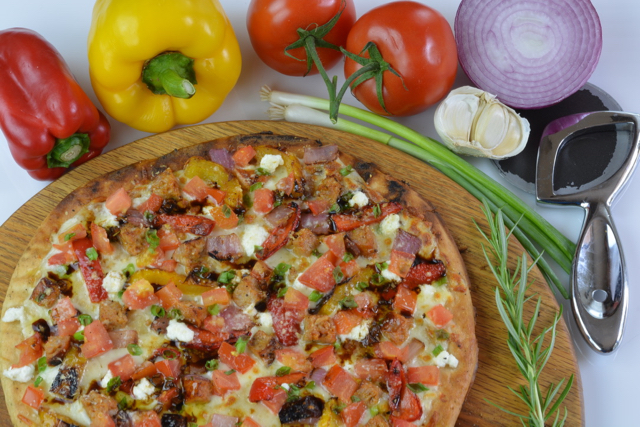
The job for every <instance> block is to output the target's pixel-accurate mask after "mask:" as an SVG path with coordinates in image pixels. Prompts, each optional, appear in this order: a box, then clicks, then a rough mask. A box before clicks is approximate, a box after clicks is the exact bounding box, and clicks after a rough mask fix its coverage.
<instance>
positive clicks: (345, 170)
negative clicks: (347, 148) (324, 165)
mask: <svg viewBox="0 0 640 427" xmlns="http://www.w3.org/2000/svg"><path fill="white" fill-rule="evenodd" d="M351 172H353V168H352V167H351V165H348V166H345V167H343V168H342V169H340V175H342V176H347V175H349V174H350V173H351Z"/></svg>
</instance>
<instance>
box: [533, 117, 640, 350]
mask: <svg viewBox="0 0 640 427" xmlns="http://www.w3.org/2000/svg"><path fill="white" fill-rule="evenodd" d="M606 132H609V133H611V132H614V133H615V134H616V135H617V141H618V144H621V143H624V142H625V141H624V140H625V139H626V140H627V141H628V144H627V147H628V149H627V152H626V156H625V158H624V160H623V161H622V162H621V166H620V167H619V168H618V169H617V170H616V171H615V172H613V173H611V174H610V175H609V176H608V177H606V178H604V179H602V180H599V181H598V182H597V183H595V184H594V185H593V186H590V187H589V188H586V189H583V188H577V189H575V188H574V189H571V191H570V190H567V189H566V188H564V189H562V190H558V187H557V186H554V178H555V177H556V176H557V175H558V171H559V170H560V169H561V168H562V167H563V165H562V163H563V162H564V161H566V159H564V158H562V156H561V151H562V149H563V146H565V145H567V144H571V142H572V140H577V139H579V138H584V137H585V136H588V137H591V138H593V137H595V138H597V137H598V133H600V134H601V135H602V134H603V133H606ZM625 136H626V138H625ZM639 149H640V115H637V114H631V113H624V112H614V111H603V112H597V113H591V114H589V115H588V116H586V117H584V118H582V119H581V120H580V121H579V122H578V123H576V124H574V125H572V126H569V127H567V128H565V129H563V130H561V131H559V132H557V133H554V134H552V135H548V136H545V137H544V138H542V141H541V143H540V149H539V151H538V163H537V175H536V196H537V199H538V202H540V203H552V204H560V205H578V206H582V207H583V208H584V209H585V210H586V215H585V220H584V224H583V227H582V232H581V235H580V238H579V239H578V243H577V246H576V253H575V257H574V260H573V265H572V271H571V292H572V301H571V306H572V309H573V315H574V317H575V319H576V323H577V324H578V327H579V328H580V332H581V333H582V335H583V336H584V338H585V340H586V341H587V343H588V344H589V346H590V347H591V348H592V349H594V350H595V351H597V352H599V353H602V354H610V353H611V352H613V351H614V350H615V349H616V348H617V347H618V345H619V344H620V341H621V339H622V335H623V332H624V326H625V320H626V315H627V303H628V299H629V298H628V285H627V272H626V268H625V260H624V255H623V252H622V246H621V244H620V238H619V237H618V233H617V231H616V228H615V226H614V224H613V219H612V217H611V210H610V208H611V203H612V202H613V200H614V199H615V198H616V196H617V195H618V194H620V192H621V190H622V189H623V187H624V185H625V184H626V183H627V182H628V181H629V178H630V177H631V175H632V173H633V171H634V169H635V166H636V163H637V161H638V154H639ZM560 159H562V161H560ZM575 160H577V159H575Z"/></svg>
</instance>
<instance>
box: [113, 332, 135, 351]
mask: <svg viewBox="0 0 640 427" xmlns="http://www.w3.org/2000/svg"><path fill="white" fill-rule="evenodd" d="M109 337H110V338H111V341H113V348H125V347H126V346H128V345H129V344H138V331H135V330H133V329H124V330H120V331H111V332H109Z"/></svg>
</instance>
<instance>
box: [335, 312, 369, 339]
mask: <svg viewBox="0 0 640 427" xmlns="http://www.w3.org/2000/svg"><path fill="white" fill-rule="evenodd" d="M360 322H362V317H360V316H359V315H358V314H357V313H356V312H355V310H354V311H352V310H342V311H339V312H337V313H336V314H335V316H333V323H335V325H336V332H337V333H338V335H344V334H348V333H349V332H351V330H352V329H353V328H355V327H356V326H358V325H359V324H360Z"/></svg>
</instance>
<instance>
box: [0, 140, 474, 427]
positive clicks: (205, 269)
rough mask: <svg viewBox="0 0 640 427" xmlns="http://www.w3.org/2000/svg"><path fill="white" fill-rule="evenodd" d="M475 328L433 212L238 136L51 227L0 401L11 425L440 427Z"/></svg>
mask: <svg viewBox="0 0 640 427" xmlns="http://www.w3.org/2000/svg"><path fill="white" fill-rule="evenodd" d="M474 327H475V323H474V310H473V306H472V303H471V296H470V291H469V279H468V277H467V274H466V271H465V267H464V264H463V262H462V258H461V256H460V254H459V252H458V249H457V247H456V245H455V243H454V241H453V239H452V238H451V236H450V234H449V233H448V231H447V230H446V228H445V226H444V224H443V221H442V220H441V219H440V218H439V216H438V215H437V213H436V212H435V210H434V208H433V207H432V205H431V204H430V203H429V202H427V201H425V200H423V199H422V198H421V197H420V196H419V195H418V194H417V193H416V192H414V191H413V190H411V189H410V188H409V187H408V186H407V185H405V184H404V183H402V182H400V181H398V180H395V179H393V178H391V177H389V176H387V175H385V174H384V173H382V172H381V171H380V170H378V169H377V168H376V167H375V165H373V164H371V163H366V162H362V161H359V160H358V159H356V158H354V157H352V156H350V155H348V154H346V153H344V152H341V151H340V150H339V148H338V147H337V146H335V145H323V144H322V143H321V142H320V141H316V140H310V139H306V138H299V137H293V136H281V135H272V134H269V133H263V134H254V135H238V136H233V137H227V138H221V139H218V140H214V141H210V142H206V143H202V144H199V145H194V146H192V147H188V148H185V149H181V150H176V151H173V152H171V153H169V154H167V155H165V156H163V157H160V158H158V159H154V160H148V161H143V162H140V163H137V164H134V165H131V166H128V167H125V168H123V169H121V170H118V171H115V172H112V173H110V174H107V175H105V176H103V177H101V178H99V179H96V180H94V181H91V182H89V183H88V184H86V185H84V186H82V187H80V188H78V189H77V190H75V191H74V192H72V193H71V194H69V195H68V196H67V197H66V198H65V199H64V200H63V201H62V202H61V203H60V204H59V205H58V206H57V207H56V208H55V209H54V210H53V211H52V212H51V213H50V215H49V216H48V217H47V219H46V220H45V221H44V223H43V224H42V226H41V227H40V228H39V230H38V231H37V233H36V235H35V236H34V238H33V240H32V241H31V243H30V244H29V247H28V249H27V251H26V252H25V254H24V255H23V257H22V259H21V261H20V263H19V266H18V269H17V270H16V272H15V273H14V276H13V278H12V282H11V284H10V287H9V290H8V292H7V295H6V298H5V302H4V305H3V308H2V322H1V324H0V336H1V337H2V339H3V346H2V386H3V389H4V392H5V396H6V402H7V407H8V409H9V413H10V414H11V420H12V422H13V423H14V424H15V425H21V426H24V425H29V426H34V425H38V426H40V425H43V426H59V427H60V426H69V425H76V426H92V427H100V426H132V427H137V426H144V427H149V426H162V427H167V426H184V427H192V426H237V425H242V426H245V427H246V426H250V427H251V426H263V427H267V426H277V425H319V426H343V425H344V426H348V427H353V426H356V425H367V426H375V427H381V426H410V425H418V426H452V425H454V423H455V420H456V419H457V416H458V414H459V411H460V408H461V407H462V404H463V401H464V398H465V395H466V393H467V391H468V389H469V388H470V386H471V383H472V381H473V377H474V373H475V370H476V365H477V345H476V339H475V331H474Z"/></svg>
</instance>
